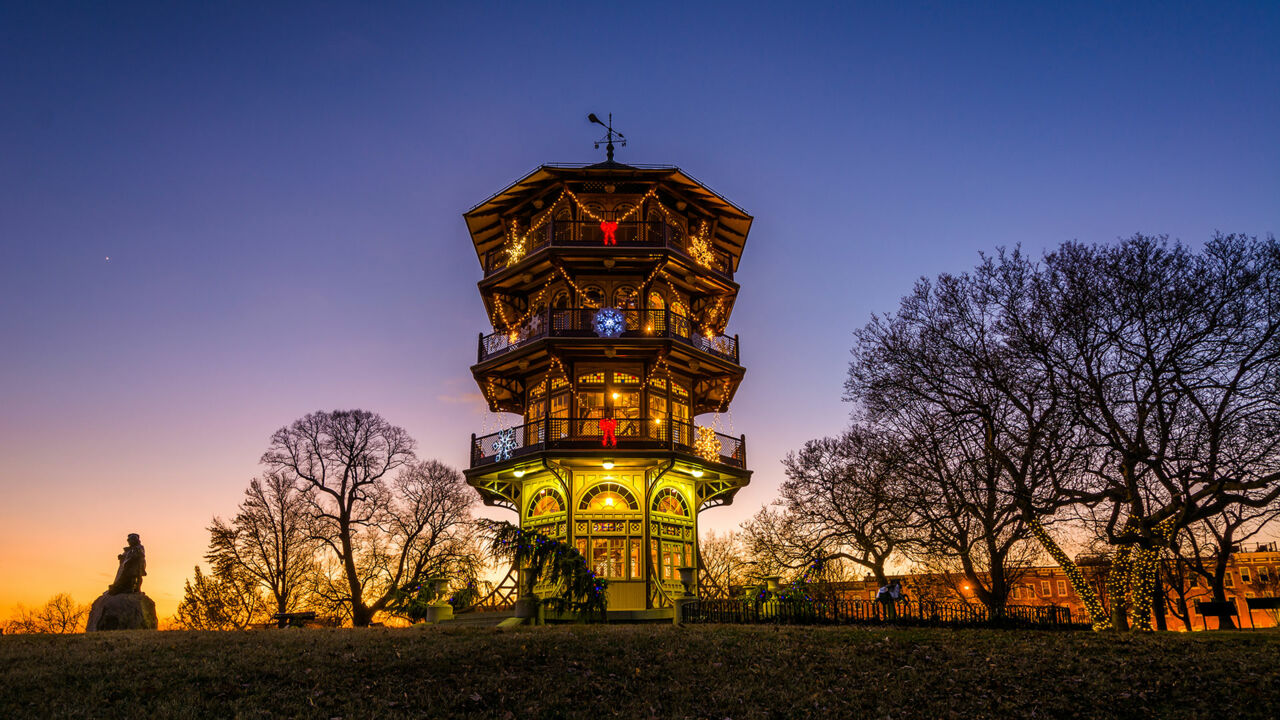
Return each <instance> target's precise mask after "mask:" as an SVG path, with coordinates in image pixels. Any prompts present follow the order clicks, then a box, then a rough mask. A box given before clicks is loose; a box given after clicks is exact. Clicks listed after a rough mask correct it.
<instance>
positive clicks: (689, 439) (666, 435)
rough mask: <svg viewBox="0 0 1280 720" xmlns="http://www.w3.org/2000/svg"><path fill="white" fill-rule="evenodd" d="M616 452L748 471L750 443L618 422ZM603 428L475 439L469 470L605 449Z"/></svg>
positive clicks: (527, 430) (588, 422)
mask: <svg viewBox="0 0 1280 720" xmlns="http://www.w3.org/2000/svg"><path fill="white" fill-rule="evenodd" d="M614 423H615V425H614V431H613V438H614V440H615V441H616V444H615V445H610V447H617V448H618V449H634V450H663V449H666V450H675V451H678V452H683V453H687V454H689V455H697V456H699V457H702V458H703V459H705V460H708V461H710V462H718V463H721V464H724V465H730V466H733V467H739V468H745V467H746V466H747V437H746V436H745V435H740V436H738V437H733V436H731V435H725V434H723V433H714V435H713V434H712V433H710V432H709V431H704V432H703V433H702V435H704V436H705V439H704V440H703V441H702V442H701V443H699V441H698V438H699V432H698V431H699V430H700V429H701V428H699V427H697V426H695V425H694V424H693V423H692V422H688V421H682V420H676V419H673V418H670V417H667V418H664V419H662V420H659V421H657V422H654V421H653V420H645V419H642V418H617V419H615V420H614ZM604 443H605V428H604V427H602V426H601V423H600V419H599V418H542V419H541V420H534V421H533V422H528V423H525V424H523V425H516V426H515V427H511V428H507V429H505V430H499V431H498V432H494V433H489V434H488V435H482V436H479V437H477V436H475V435H472V436H471V467H473V468H475V467H480V466H482V465H488V464H491V463H498V462H505V461H507V460H510V459H512V458H517V457H520V456H522V455H527V454H529V453H533V452H541V451H544V450H572V449H579V450H591V449H598V448H602V447H604V446H605V445H604Z"/></svg>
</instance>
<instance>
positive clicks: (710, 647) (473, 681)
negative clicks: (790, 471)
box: [0, 625, 1280, 720]
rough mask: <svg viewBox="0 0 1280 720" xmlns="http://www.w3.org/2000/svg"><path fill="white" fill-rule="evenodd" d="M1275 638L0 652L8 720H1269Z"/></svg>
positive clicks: (965, 636)
mask: <svg viewBox="0 0 1280 720" xmlns="http://www.w3.org/2000/svg"><path fill="white" fill-rule="evenodd" d="M1278 660H1280V634H1277V633H1274V632H1231V633H1197V634H1194V635H1188V634H1175V633H1168V634H1161V635H1149V636H1128V635H1125V636H1111V635H1096V634H1092V633H1087V632H1056V633H1055V632H1011V631H987V630H961V631H950V630H938V629H903V630H897V629H884V628H851V627H841V628H781V629H774V628H773V627H760V626H757V627H726V626H701V627H683V628H673V627H671V626H666V625H662V626H635V625H632V626H626V625H619V626H561V627H545V628H525V629H520V630H516V631H512V632H498V631H496V630H493V629H481V628H455V629H449V628H409V629H389V628H385V629H384V628H376V629H368V630H265V631H254V632H246V633H227V634H217V633H191V632H151V633H141V632H121V633H101V634H95V635H78V636H62V637H55V636H43V637H42V636H0V717H5V718H22V717H219V718H224V717H246V718H254V717H269V716H277V717H278V716H285V717H291V716H297V717H320V718H335V717H341V718H372V717H378V718H384V717H398V716H411V717H486V718H488V717H493V718H519V719H521V720H523V719H524V718H559V717H566V718H568V717H573V718H593V719H594V718H603V717H622V718H649V717H659V718H715V719H716V720H719V719H721V718H734V719H735V720H738V719H742V718H769V717H772V718H790V717H822V718H828V719H831V720H834V719H835V718H860V717H875V718H884V717H893V718H897V717H931V718H932V717H939V718H943V717H965V718H982V717H991V718H995V717H1000V718H1016V719H1018V720H1022V719H1024V718H1044V717H1052V718H1065V717H1152V718H1182V717H1186V718H1192V717H1203V718H1210V717H1212V718H1228V719H1231V720H1235V719H1237V718H1255V717H1256V718H1271V717H1275V713H1276V710H1275V708H1276V707H1277V703H1278V702H1280V668H1278V667H1277V661H1278Z"/></svg>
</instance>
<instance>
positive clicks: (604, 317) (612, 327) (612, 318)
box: [591, 307, 627, 338]
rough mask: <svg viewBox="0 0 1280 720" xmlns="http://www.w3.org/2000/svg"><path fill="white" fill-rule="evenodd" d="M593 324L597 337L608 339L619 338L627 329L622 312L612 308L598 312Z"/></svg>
mask: <svg viewBox="0 0 1280 720" xmlns="http://www.w3.org/2000/svg"><path fill="white" fill-rule="evenodd" d="M591 324H592V327H594V328H595V331H596V335H598V336H600V337H606V338H616V337H618V336H619V335H621V334H622V331H623V330H625V329H626V327H627V321H626V318H625V317H624V316H623V315H622V311H621V310H619V309H617V308H611V307H610V308H601V309H600V310H598V311H597V312H596V315H595V318H594V319H593V320H592V322H591Z"/></svg>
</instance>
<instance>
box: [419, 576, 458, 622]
mask: <svg viewBox="0 0 1280 720" xmlns="http://www.w3.org/2000/svg"><path fill="white" fill-rule="evenodd" d="M422 584H423V587H424V589H425V590H426V592H427V596H428V597H430V598H431V604H430V605H428V606H427V612H426V614H425V615H424V616H423V618H422V619H423V620H425V621H426V622H429V623H433V624H434V623H438V622H440V621H441V620H452V619H453V606H452V605H450V604H449V603H448V602H446V601H445V600H444V599H443V598H442V596H443V595H444V592H445V590H447V589H448V588H449V578H445V577H429V578H427V579H425V580H423V581H422Z"/></svg>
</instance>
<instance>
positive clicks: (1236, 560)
mask: <svg viewBox="0 0 1280 720" xmlns="http://www.w3.org/2000/svg"><path fill="white" fill-rule="evenodd" d="M1078 562H1079V563H1080V567H1081V569H1082V570H1083V571H1084V574H1085V576H1086V577H1087V578H1089V580H1090V582H1091V583H1092V584H1093V585H1094V587H1095V588H1096V589H1097V591H1098V595H1099V597H1100V598H1102V599H1103V601H1104V602H1105V601H1106V572H1107V563H1106V562H1105V560H1101V559H1097V560H1094V561H1092V562H1090V560H1089V559H1088V558H1087V557H1081V558H1078ZM890 579H891V580H901V581H902V586H903V589H904V591H905V592H906V595H907V598H908V600H917V599H924V600H935V601H941V602H946V601H955V602H961V601H963V602H970V603H976V602H978V600H977V598H976V597H975V595H974V593H973V592H972V590H970V588H969V587H968V585H967V583H966V581H965V579H964V577H963V576H961V575H951V576H947V575H939V574H928V573H916V574H906V575H894V576H890ZM1166 580H1167V579H1166ZM1225 586H1226V591H1227V599H1228V601H1229V602H1232V603H1234V604H1235V606H1236V609H1237V612H1238V613H1239V616H1238V625H1239V626H1240V627H1245V628H1248V627H1258V628H1267V627H1276V626H1277V625H1278V624H1280V623H1278V622H1277V621H1278V620H1280V618H1278V617H1277V616H1278V615H1280V611H1277V610H1260V609H1255V610H1253V611H1252V612H1250V610H1249V607H1248V605H1247V604H1246V600H1248V599H1250V598H1265V597H1277V596H1280V545H1278V544H1277V543H1275V542H1271V543H1264V544H1258V545H1253V546H1247V547H1243V548H1241V549H1240V551H1239V552H1236V553H1233V554H1232V555H1231V559H1230V560H1229V561H1228V565H1227V574H1226V578H1225ZM826 587H828V588H829V589H831V590H832V591H834V592H836V593H838V594H839V595H840V596H841V597H843V598H844V599H847V600H874V599H875V594H876V591H877V590H878V589H879V586H878V584H877V583H876V581H875V579H874V578H870V579H866V580H853V581H846V582H837V583H830V584H828V585H826ZM1163 590H1164V592H1165V594H1166V597H1167V598H1168V600H1169V602H1168V603H1166V607H1165V610H1166V613H1165V623H1166V627H1167V628H1168V629H1170V630H1185V629H1187V621H1189V622H1190V624H1191V626H1192V629H1194V630H1201V629H1205V628H1206V627H1207V628H1208V629H1215V628H1217V626H1218V621H1217V619H1216V618H1213V617H1209V618H1203V617H1202V616H1201V615H1200V614H1199V613H1198V612H1197V608H1196V603H1197V602H1208V601H1211V600H1212V599H1213V597H1212V594H1211V591H1210V590H1209V587H1208V583H1207V582H1206V581H1205V580H1204V578H1201V577H1198V576H1196V577H1191V578H1188V579H1187V580H1186V581H1184V583H1183V585H1182V588H1181V592H1179V591H1178V589H1177V588H1174V587H1171V586H1169V585H1168V584H1167V583H1166V584H1165V586H1164V588H1163ZM1009 603H1010V604H1011V605H1058V606H1062V607H1068V608H1070V609H1071V615H1072V617H1073V618H1075V619H1077V620H1078V621H1080V622H1085V621H1087V619H1088V613H1087V612H1086V611H1085V608H1084V603H1082V602H1081V601H1080V597H1079V596H1078V595H1077V594H1076V592H1075V589H1074V588H1072V587H1071V582H1070V581H1069V580H1068V579H1067V574H1066V573H1065V572H1063V571H1062V569H1061V568H1059V567H1057V566H1051V567H1034V568H1028V569H1027V570H1026V571H1025V572H1024V573H1023V574H1022V575H1021V577H1020V578H1019V579H1018V581H1017V582H1016V584H1015V587H1014V588H1013V592H1012V593H1011V594H1010V596H1009ZM1170 604H1172V605H1174V606H1175V607H1178V608H1179V613H1177V614H1175V613H1172V612H1168V610H1169V605H1170ZM1182 608H1185V610H1183V609H1182ZM1188 611H1189V612H1188ZM1180 615H1181V616H1182V617H1179V616H1180Z"/></svg>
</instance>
